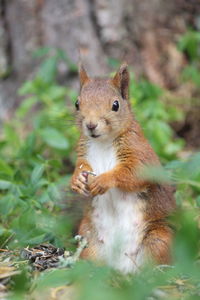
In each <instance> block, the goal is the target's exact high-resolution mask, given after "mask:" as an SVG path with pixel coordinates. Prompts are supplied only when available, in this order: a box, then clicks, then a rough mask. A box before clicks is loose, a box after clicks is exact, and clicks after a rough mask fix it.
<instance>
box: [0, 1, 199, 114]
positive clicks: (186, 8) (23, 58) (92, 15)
mask: <svg viewBox="0 0 200 300" xmlns="http://www.w3.org/2000/svg"><path fill="white" fill-rule="evenodd" d="M199 17H200V3H199V1H195V0H190V1H186V0H169V1H166V0H151V1H148V0H142V1H141V0H57V1H55V0H9V1H8V0H7V1H6V0H0V119H5V118H6V117H7V115H8V112H9V110H10V108H11V107H13V106H14V105H16V103H18V101H19V100H20V99H19V98H18V96H16V91H17V89H18V88H19V86H20V85H21V84H22V82H23V81H24V80H26V79H28V78H29V77H30V76H31V75H32V74H33V72H34V71H35V70H36V67H37V64H36V62H35V60H34V59H33V56H32V52H33V51H34V50H36V49H38V48H39V47H42V46H49V47H56V48H61V49H62V50H64V51H65V52H66V54H67V56H68V57H69V59H70V60H72V61H73V62H74V63H77V62H78V58H79V50H80V53H81V57H82V60H83V61H84V64H85V65H86V68H87V69H88V72H89V73H90V74H91V75H102V74H105V73H106V72H108V71H109V70H110V68H109V67H108V64H107V60H108V58H109V57H112V58H115V59H117V60H119V61H122V60H126V61H127V62H128V63H129V64H131V65H132V66H133V67H134V71H135V73H136V74H137V75H144V76H146V77H147V78H148V79H150V80H151V81H152V82H154V83H157V84H159V85H161V86H163V87H167V88H173V89H174V88H176V87H177V85H178V81H179V73H180V70H181V68H182V67H183V66H184V64H185V58H184V56H183V55H182V54H181V53H179V52H178V50H177V48H176V44H177V40H178V38H179V36H180V35H181V34H182V33H184V32H185V31H186V30H187V28H188V26H194V27H195V26H197V24H198V22H199ZM68 71H69V70H68V69H67V68H66V70H64V71H63V74H61V75H62V76H63V78H67V73H68Z"/></svg>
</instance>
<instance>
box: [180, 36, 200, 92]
mask: <svg viewBox="0 0 200 300" xmlns="http://www.w3.org/2000/svg"><path fill="white" fill-rule="evenodd" d="M178 49H179V50H180V51H182V52H184V53H185V54H186V56H187V57H188V60H189V64H188V65H187V66H186V67H185V68H184V70H183V72H182V78H183V80H184V81H191V82H193V83H194V84H195V85H196V86H197V87H198V88H200V31H195V30H189V31H187V32H186V33H185V34H184V35H183V36H182V37H181V38H180V40H179V43H178Z"/></svg>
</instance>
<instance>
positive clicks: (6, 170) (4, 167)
mask: <svg viewBox="0 0 200 300" xmlns="http://www.w3.org/2000/svg"><path fill="white" fill-rule="evenodd" d="M0 173H3V174H6V175H8V176H12V175H13V170H12V169H11V167H10V166H9V165H8V164H7V163H6V162H4V161H3V160H2V159H0Z"/></svg>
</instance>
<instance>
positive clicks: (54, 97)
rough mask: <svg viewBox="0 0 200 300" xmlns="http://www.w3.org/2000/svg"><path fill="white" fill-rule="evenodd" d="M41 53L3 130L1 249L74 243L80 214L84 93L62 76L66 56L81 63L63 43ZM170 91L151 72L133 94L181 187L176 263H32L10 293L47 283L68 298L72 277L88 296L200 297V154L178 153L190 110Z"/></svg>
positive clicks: (42, 289)
mask: <svg viewBox="0 0 200 300" xmlns="http://www.w3.org/2000/svg"><path fill="white" fill-rule="evenodd" d="M36 55H37V56H39V57H43V56H44V57H43V59H44V60H43V62H42V64H41V65H40V67H39V69H38V73H37V74H36V75H35V76H34V77H33V78H32V79H31V80H29V81H27V82H25V83H24V85H23V86H22V87H21V89H20V90H19V94H20V95H21V96H22V97H24V100H23V101H22V102H21V105H20V106H19V107H18V108H17V110H16V112H15V115H14V116H13V118H12V119H11V120H9V122H6V123H5V124H4V125H3V129H2V133H1V136H0V157H1V159H0V211H1V223H0V248H5V247H7V246H8V247H9V249H20V248H21V247H22V246H28V245H34V244H38V243H41V242H44V241H47V242H52V243H53V244H54V245H57V246H62V247H66V248H67V249H71V248H73V242H72V240H71V238H72V236H73V229H74V224H73V222H74V218H72V217H70V214H68V213H67V212H66V209H67V208H68V202H67V201H69V200H70V199H71V194H70V193H69V191H67V189H68V182H69V178H70V176H71V172H72V168H73V164H74V158H75V153H74V147H75V143H76V140H77V138H78V132H77V129H76V127H75V126H74V125H75V122H74V115H73V112H74V108H73V106H74V104H73V103H74V102H75V100H76V97H77V93H76V92H75V91H74V90H72V89H69V88H67V87H65V86H62V85H60V84H58V82H57V79H56V75H57V70H58V65H59V63H60V61H62V62H63V63H66V64H67V67H68V68H70V70H71V71H72V72H75V71H76V68H75V67H74V65H73V64H72V63H71V62H70V61H69V60H68V59H66V56H65V55H64V53H63V52H62V51H60V50H58V51H56V50H52V49H49V48H43V49H40V50H39V51H38V52H37V53H36ZM114 63H115V62H114ZM163 94H164V91H163V90H161V89H160V88H159V87H157V86H155V85H153V84H151V83H150V82H148V81H146V80H143V79H142V80H139V81H136V80H135V79H134V77H133V75H132V77H131V90H130V95H131V103H132V106H133V110H134V112H135V115H136V117H137V118H138V120H139V121H140V123H141V125H142V127H143V129H144V131H145V135H146V136H147V138H148V139H149V140H150V141H151V143H152V146H153V147H154V149H155V150H156V152H157V153H158V155H159V156H160V157H161V159H162V161H163V162H165V163H166V166H165V169H166V172H167V175H168V176H166V177H167V178H170V179H171V181H172V183H173V184H176V186H177V191H176V200H177V204H178V208H179V209H178V211H177V214H176V215H175V216H174V217H173V223H174V224H176V228H178V229H180V230H178V232H177V236H176V239H175V241H176V243H175V247H174V254H173V256H174V257H175V258H176V260H175V263H174V265H173V266H169V267H167V266H162V267H153V266H151V265H150V266H147V267H146V268H145V269H144V270H141V272H139V273H138V274H136V275H134V276H123V275H121V274H118V273H117V272H115V271H113V270H110V269H109V268H108V267H105V266H96V265H95V264H93V263H91V262H86V261H80V262H78V263H76V264H75V265H74V267H73V268H71V269H65V268H64V269H52V270H48V271H45V272H42V273H40V274H39V275H37V276H34V277H33V276H32V273H31V271H30V268H29V267H28V266H27V265H25V264H24V267H22V268H20V270H21V273H20V274H17V275H16V276H15V277H14V278H13V280H12V283H11V289H12V291H13V294H12V295H11V297H10V299H15V300H16V299H20V300H21V299H23V298H25V297H26V296H27V293H28V297H32V298H33V299H38V298H39V297H38V298H37V297H36V296H33V295H32V293H33V292H34V293H36V294H37V293H38V294H39V295H40V298H41V297H43V296H44V295H45V294H46V293H47V292H46V289H47V288H49V287H50V288H51V289H54V288H56V287H60V286H62V287H63V285H66V287H65V289H64V291H65V292H66V293H67V294H66V297H65V298H66V299H67V298H68V297H69V296H68V289H70V287H69V286H68V285H69V284H72V283H73V284H74V285H73V286H74V287H76V292H75V293H77V294H78V295H77V299H80V300H81V299H87V300H90V299H94V298H95V299H102V298H103V299H108V300H112V299H122V298H124V299H127V300H128V299H161V298H162V297H165V298H166V299H198V298H199V295H200V285H199V272H200V268H199V229H198V222H199V210H200V185H199V182H200V171H199V164H200V154H199V153H196V154H194V155H192V156H191V157H189V158H188V159H185V160H181V161H180V160H178V159H177V153H178V151H179V150H180V149H182V146H183V141H182V140H180V139H177V138H176V137H175V133H174V131H173V129H172V127H171V126H170V124H169V123H170V122H171V121H174V120H178V119H180V118H181V117H182V116H181V114H180V113H179V112H178V111H177V110H176V109H175V108H173V107H169V106H167V104H165V103H164V102H162V101H161V97H162V95H163ZM154 172H155V173H154V174H153V175H154V177H155V179H156V178H157V179H156V180H158V181H159V180H161V179H163V180H165V178H166V177H165V173H164V174H163V171H162V170H159V172H158V170H154ZM162 174H163V175H162ZM151 175H152V174H151ZM75 205H77V204H76V203H75ZM15 263H16V262H15ZM23 263H24V262H23ZM16 264H17V263H16ZM24 283H26V284H24ZM73 286H72V288H73ZM34 295H35V294H34ZM35 297H36V298H35ZM47 298H48V295H47ZM44 299H45V296H44Z"/></svg>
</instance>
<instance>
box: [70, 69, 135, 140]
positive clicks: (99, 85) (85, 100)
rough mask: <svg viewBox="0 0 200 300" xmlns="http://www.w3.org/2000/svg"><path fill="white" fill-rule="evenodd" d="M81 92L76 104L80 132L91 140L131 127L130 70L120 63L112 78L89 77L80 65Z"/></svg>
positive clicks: (119, 132) (107, 137)
mask: <svg viewBox="0 0 200 300" xmlns="http://www.w3.org/2000/svg"><path fill="white" fill-rule="evenodd" d="M79 76H80V87H81V88H80V95H79V97H78V99H77V101H76V103H75V107H76V110H77V121H78V125H79V127H80V128H81V131H82V133H83V134H84V135H85V136H87V137H89V138H91V139H94V138H96V139H110V138H115V137H117V136H118V135H120V134H121V133H122V132H123V131H124V130H126V129H127V128H128V127H129V126H130V122H131V113H130V103H129V99H128V89H129V72H128V67H127V65H126V64H122V65H121V67H120V68H119V70H118V71H117V72H116V74H115V76H114V77H113V78H90V77H89V76H88V75H87V72H86V71H85V69H84V68H83V66H82V65H81V66H80V68H79Z"/></svg>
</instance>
